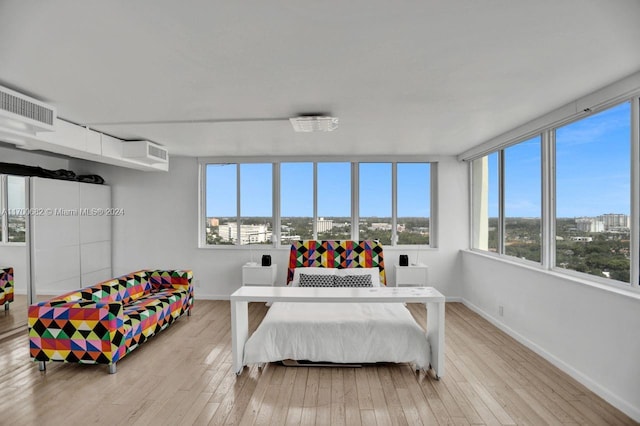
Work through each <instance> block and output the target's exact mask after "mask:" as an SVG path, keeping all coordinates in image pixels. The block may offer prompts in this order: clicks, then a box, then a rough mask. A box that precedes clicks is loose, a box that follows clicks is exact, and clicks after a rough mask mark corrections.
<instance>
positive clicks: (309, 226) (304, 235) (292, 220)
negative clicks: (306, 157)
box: [280, 163, 313, 244]
mask: <svg viewBox="0 0 640 426" xmlns="http://www.w3.org/2000/svg"><path fill="white" fill-rule="evenodd" d="M280 216H281V222H280V242H281V243H282V244H289V242H290V241H296V240H311V239H313V163H282V164H280Z"/></svg>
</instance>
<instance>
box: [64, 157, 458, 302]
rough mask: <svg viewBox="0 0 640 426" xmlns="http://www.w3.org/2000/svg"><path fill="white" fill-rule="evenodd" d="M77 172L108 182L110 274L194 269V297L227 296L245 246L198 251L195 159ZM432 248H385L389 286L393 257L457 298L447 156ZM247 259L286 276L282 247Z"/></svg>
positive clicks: (76, 165) (451, 173)
mask: <svg viewBox="0 0 640 426" xmlns="http://www.w3.org/2000/svg"><path fill="white" fill-rule="evenodd" d="M72 169H73V170H74V171H76V172H77V173H96V174H99V175H101V176H102V177H104V178H105V180H106V183H107V184H109V185H111V187H112V201H113V207H115V208H123V209H124V211H125V214H124V216H120V217H114V218H113V253H112V259H113V273H114V275H120V274H124V273H127V272H130V271H134V270H137V269H141V268H188V269H192V270H193V273H194V280H195V285H196V289H195V290H196V297H200V298H228V296H229V295H230V294H231V293H232V292H233V291H235V290H236V289H237V288H238V287H239V286H240V283H241V266H242V265H243V264H244V263H246V262H247V261H249V260H251V253H250V249H248V248H235V247H232V248H222V247H216V248H215V249H199V248H198V235H197V232H198V226H197V221H198V164H197V160H196V159H195V158H186V157H172V158H171V161H170V167H169V172H168V173H162V172H140V171H136V170H130V169H124V168H120V167H114V166H108V165H102V164H96V163H91V162H87V161H79V160H76V161H72ZM438 170H439V184H440V189H439V192H440V209H439V210H440V228H439V229H440V237H439V240H440V248H438V249H431V250H423V251H421V252H420V253H417V252H416V251H408V250H396V249H391V248H385V254H386V256H385V263H386V265H387V266H386V268H387V271H388V273H389V284H394V283H395V281H394V280H393V273H392V271H393V265H394V264H396V263H397V262H398V255H399V254H409V255H410V259H411V260H412V261H414V260H415V259H416V256H417V255H418V254H419V260H420V262H422V263H425V264H427V265H429V267H430V268H429V269H430V270H429V277H430V280H431V283H432V284H433V285H435V286H437V287H438V288H439V289H440V290H441V291H442V292H443V293H444V294H445V295H446V296H448V297H460V296H461V278H462V277H461V274H460V267H459V263H460V259H459V256H460V255H459V248H460V247H464V246H465V245H466V241H467V235H468V228H467V219H466V217H467V202H466V197H461V196H460V194H466V181H467V178H466V167H465V165H464V164H462V163H459V162H458V161H456V160H455V159H454V158H453V157H445V158H442V159H439V169H438ZM252 250H254V258H255V260H257V261H259V259H260V257H261V255H262V254H270V255H271V257H272V261H273V263H277V264H278V282H279V283H284V282H285V280H286V267H287V264H288V261H289V251H288V248H282V249H273V248H257V247H255V246H254V248H252Z"/></svg>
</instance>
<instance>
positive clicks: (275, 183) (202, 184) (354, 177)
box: [198, 157, 438, 249]
mask: <svg viewBox="0 0 640 426" xmlns="http://www.w3.org/2000/svg"><path fill="white" fill-rule="evenodd" d="M296 162H299V163H311V164H312V165H313V188H314V194H313V200H314V202H313V236H314V238H317V235H318V234H317V224H316V222H317V220H318V186H317V182H318V164H320V163H329V162H331V163H349V164H350V176H351V200H350V202H351V205H350V206H349V211H350V214H351V239H356V240H358V239H359V237H358V235H359V227H358V221H359V215H358V209H359V187H358V185H359V181H358V174H359V170H358V166H359V164H360V163H374V162H377V163H390V164H391V167H392V170H393V171H392V182H393V187H392V200H391V201H392V222H393V223H397V188H396V185H397V164H399V163H428V164H429V173H430V182H429V210H430V212H429V215H430V216H429V244H402V245H400V244H395V242H396V238H395V236H396V229H395V227H394V229H393V233H392V244H391V245H390V246H391V247H397V248H407V249H411V248H416V249H436V248H437V247H438V245H437V236H438V221H437V210H438V209H437V203H438V193H437V187H438V162H437V160H433V159H430V158H419V157H418V158H414V157H411V158H404V157H401V158H389V157H384V158H380V157H373V158H366V159H360V160H354V159H345V158H339V157H327V158H308V157H295V158H268V157H260V158H245V157H240V158H230V157H221V158H218V157H209V158H199V159H198V182H199V191H198V193H199V196H198V248H204V249H243V248H244V249H246V248H247V247H245V246H243V245H240V244H239V243H238V242H236V243H235V244H233V245H216V244H207V241H206V239H207V237H206V218H207V217H206V196H207V182H206V181H207V165H208V164H235V165H236V167H237V187H236V191H237V201H236V203H237V218H238V219H240V186H241V182H240V180H241V176H240V171H239V170H240V165H241V164H247V163H271V164H272V167H273V169H272V201H273V209H272V210H273V217H272V223H273V234H272V235H273V237H272V243H271V244H270V245H264V247H272V248H276V249H278V248H288V247H289V244H288V243H285V244H283V243H282V242H281V239H280V235H281V223H282V217H281V211H280V210H281V206H280V203H281V193H280V190H281V185H280V176H281V175H280V167H281V164H282V163H296ZM238 226H240V222H239V221H238ZM238 235H239V230H238ZM354 236H355V238H354Z"/></svg>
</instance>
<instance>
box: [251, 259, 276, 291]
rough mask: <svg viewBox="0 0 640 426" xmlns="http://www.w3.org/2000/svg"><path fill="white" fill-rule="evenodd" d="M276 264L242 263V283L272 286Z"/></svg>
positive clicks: (274, 280)
mask: <svg viewBox="0 0 640 426" xmlns="http://www.w3.org/2000/svg"><path fill="white" fill-rule="evenodd" d="M277 274H278V265H276V264H272V265H271V266H260V265H257V264H256V265H242V285H243V286H244V285H262V286H273V285H275V283H276V275H277Z"/></svg>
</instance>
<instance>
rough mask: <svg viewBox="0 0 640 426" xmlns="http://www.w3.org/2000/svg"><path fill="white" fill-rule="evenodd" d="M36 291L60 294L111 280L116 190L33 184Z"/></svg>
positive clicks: (48, 181)
mask: <svg viewBox="0 0 640 426" xmlns="http://www.w3.org/2000/svg"><path fill="white" fill-rule="evenodd" d="M29 198H30V212H31V215H30V221H29V235H30V250H31V281H32V282H31V285H32V292H33V293H35V294H38V295H57V294H61V293H64V292H67V291H71V290H74V289H78V288H81V287H85V286H88V285H91V284H95V283H98V282H100V281H103V280H106V279H109V278H111V216H109V215H108V212H109V211H108V209H109V208H110V207H111V188H110V187H109V186H105V185H95V184H89V183H80V182H72V181H64V180H54V179H44V178H37V177H33V178H31V179H30V187H29Z"/></svg>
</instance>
